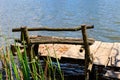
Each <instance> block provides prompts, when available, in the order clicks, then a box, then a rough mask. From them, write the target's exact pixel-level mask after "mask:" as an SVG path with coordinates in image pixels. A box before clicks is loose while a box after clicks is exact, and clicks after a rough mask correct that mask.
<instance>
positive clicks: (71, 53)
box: [61, 45, 85, 59]
mask: <svg viewBox="0 0 120 80" xmlns="http://www.w3.org/2000/svg"><path fill="white" fill-rule="evenodd" d="M80 49H83V48H82V46H81V45H71V47H70V49H69V50H68V51H66V52H65V53H64V54H62V56H61V57H66V58H74V59H84V53H85V51H84V50H83V51H81V52H80Z"/></svg>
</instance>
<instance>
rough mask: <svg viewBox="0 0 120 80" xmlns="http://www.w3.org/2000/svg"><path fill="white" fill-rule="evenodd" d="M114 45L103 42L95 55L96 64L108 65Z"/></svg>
mask: <svg viewBox="0 0 120 80" xmlns="http://www.w3.org/2000/svg"><path fill="white" fill-rule="evenodd" d="M112 47H113V43H106V42H102V43H101V45H100V47H99V48H98V50H97V52H96V53H95V60H94V64H97V65H106V62H107V61H108V56H109V54H110V53H111V50H112Z"/></svg>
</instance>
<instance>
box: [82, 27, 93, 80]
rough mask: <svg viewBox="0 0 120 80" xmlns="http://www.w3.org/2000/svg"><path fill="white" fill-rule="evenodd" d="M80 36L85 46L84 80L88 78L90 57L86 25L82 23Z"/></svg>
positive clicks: (90, 65)
mask: <svg viewBox="0 0 120 80" xmlns="http://www.w3.org/2000/svg"><path fill="white" fill-rule="evenodd" d="M81 27H82V36H83V42H84V48H85V80H89V74H90V70H89V69H90V68H91V67H92V64H91V59H90V48H89V44H88V38H87V32H86V25H82V26H81Z"/></svg>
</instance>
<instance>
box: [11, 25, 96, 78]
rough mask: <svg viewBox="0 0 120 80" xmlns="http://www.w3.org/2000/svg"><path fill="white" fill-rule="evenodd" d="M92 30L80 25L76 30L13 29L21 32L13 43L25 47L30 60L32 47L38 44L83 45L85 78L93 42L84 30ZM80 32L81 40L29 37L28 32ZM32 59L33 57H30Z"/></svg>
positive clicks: (89, 26)
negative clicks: (90, 46)
mask: <svg viewBox="0 0 120 80" xmlns="http://www.w3.org/2000/svg"><path fill="white" fill-rule="evenodd" d="M92 28H94V26H93V25H81V26H79V27H76V28H45V27H40V28H27V27H21V28H14V29H12V32H21V37H20V39H15V41H17V42H20V43H21V44H24V43H25V45H26V46H27V50H28V57H29V58H30V59H31V56H32V55H33V54H32V49H33V47H34V45H38V44H51V43H52V44H75V45H83V46H84V49H85V76H88V74H87V73H88V69H89V66H90V65H89V64H92V62H91V59H90V50H89V45H92V44H93V43H94V42H95V40H94V39H91V38H88V37H87V32H86V29H92ZM79 30H82V38H61V37H53V36H34V37H32V36H30V35H29V34H28V31H79ZM32 58H33V57H32Z"/></svg>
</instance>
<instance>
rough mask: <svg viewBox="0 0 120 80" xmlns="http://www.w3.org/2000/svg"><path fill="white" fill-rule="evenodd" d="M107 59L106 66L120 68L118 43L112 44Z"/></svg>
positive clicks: (119, 44) (119, 45) (119, 47)
mask: <svg viewBox="0 0 120 80" xmlns="http://www.w3.org/2000/svg"><path fill="white" fill-rule="evenodd" d="M109 59H110V61H109V64H108V66H116V67H120V43H114V46H113V48H112V51H111V54H110V56H109Z"/></svg>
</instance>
